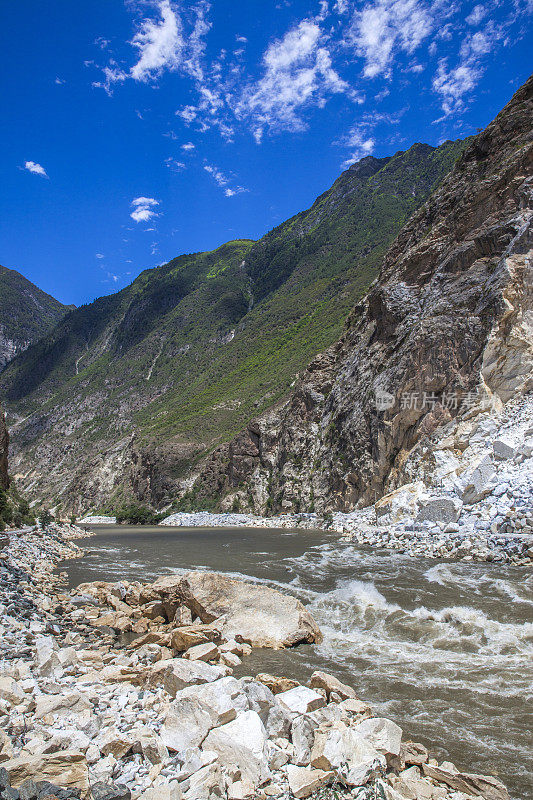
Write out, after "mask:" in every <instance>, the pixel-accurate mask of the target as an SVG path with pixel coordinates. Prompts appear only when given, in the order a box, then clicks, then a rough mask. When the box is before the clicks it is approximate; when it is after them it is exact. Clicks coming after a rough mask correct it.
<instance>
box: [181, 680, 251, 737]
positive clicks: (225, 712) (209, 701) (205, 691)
mask: <svg viewBox="0 0 533 800" xmlns="http://www.w3.org/2000/svg"><path fill="white" fill-rule="evenodd" d="M186 698H188V699H191V700H194V699H196V700H199V701H200V702H201V703H202V705H203V706H204V708H205V710H206V711H207V713H208V714H209V715H210V716H211V721H212V726H213V727H217V726H219V725H225V724H226V723H228V722H231V721H232V720H233V719H235V717H236V716H237V715H238V714H240V713H242V712H243V711H248V698H247V696H246V694H245V693H244V691H243V690H242V688H241V685H240V683H239V682H238V681H237V680H235V678H232V677H231V676H229V677H227V678H220V679H219V680H217V681H213V682H212V683H204V684H202V685H201V686H189V687H187V688H186V689H182V690H181V691H179V692H178V693H177V694H176V700H183V699H186Z"/></svg>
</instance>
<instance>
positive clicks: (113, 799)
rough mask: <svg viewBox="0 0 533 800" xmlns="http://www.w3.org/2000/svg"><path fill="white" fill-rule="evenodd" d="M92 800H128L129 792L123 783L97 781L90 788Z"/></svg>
mask: <svg viewBox="0 0 533 800" xmlns="http://www.w3.org/2000/svg"><path fill="white" fill-rule="evenodd" d="M91 796H92V798H93V800H130V798H131V792H130V790H129V789H128V787H127V786H124V784H123V783H103V782H102V781H97V782H96V783H93V785H92V786H91Z"/></svg>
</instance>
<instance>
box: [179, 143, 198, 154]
mask: <svg viewBox="0 0 533 800" xmlns="http://www.w3.org/2000/svg"><path fill="white" fill-rule="evenodd" d="M181 149H182V150H185V152H189V151H190V150H194V149H195V145H194V144H193V143H192V142H185V144H182V145H181Z"/></svg>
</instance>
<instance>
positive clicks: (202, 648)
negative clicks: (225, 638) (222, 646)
mask: <svg viewBox="0 0 533 800" xmlns="http://www.w3.org/2000/svg"><path fill="white" fill-rule="evenodd" d="M218 656H219V651H218V647H217V646H216V644H213V642H205V643H204V644H195V645H194V647H190V648H189V649H188V650H187V652H185V653H184V654H183V658H187V659H189V660H190V661H214V660H215V659H216V658H218Z"/></svg>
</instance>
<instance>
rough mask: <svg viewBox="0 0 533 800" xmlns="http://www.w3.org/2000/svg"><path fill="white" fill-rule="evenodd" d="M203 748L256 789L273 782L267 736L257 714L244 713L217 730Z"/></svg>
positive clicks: (211, 734) (208, 737)
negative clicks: (269, 781)
mask: <svg viewBox="0 0 533 800" xmlns="http://www.w3.org/2000/svg"><path fill="white" fill-rule="evenodd" d="M202 748H203V749H204V750H214V751H215V752H216V753H218V754H219V760H220V762H221V763H222V764H228V765H230V764H231V765H232V766H234V767H236V768H237V769H238V770H239V772H240V774H241V779H243V780H246V781H249V782H250V783H251V784H253V786H254V787H258V786H262V785H263V784H264V783H266V782H267V781H268V780H270V778H271V773H270V769H269V767H268V748H267V733H266V730H265V727H264V725H263V723H262V722H261V719H260V717H259V714H257V713H256V712H255V711H245V712H244V713H243V714H239V716H238V717H237V718H236V719H234V720H233V721H232V722H229V723H228V724H227V725H222V726H221V727H220V728H214V729H213V730H212V731H211V732H210V733H209V735H208V736H207V738H206V739H205V741H204V743H203V745H202Z"/></svg>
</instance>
